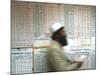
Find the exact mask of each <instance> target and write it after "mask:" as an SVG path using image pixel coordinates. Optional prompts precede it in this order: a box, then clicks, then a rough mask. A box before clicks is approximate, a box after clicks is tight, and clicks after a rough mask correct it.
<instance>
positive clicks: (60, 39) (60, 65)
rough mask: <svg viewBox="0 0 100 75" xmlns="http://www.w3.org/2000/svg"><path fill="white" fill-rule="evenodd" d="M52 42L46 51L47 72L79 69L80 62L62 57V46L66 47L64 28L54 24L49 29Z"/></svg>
mask: <svg viewBox="0 0 100 75" xmlns="http://www.w3.org/2000/svg"><path fill="white" fill-rule="evenodd" d="M51 31H52V36H51V39H52V42H51V45H50V47H49V48H48V51H47V56H46V57H47V64H48V67H49V71H51V72H52V71H72V70H77V69H78V68H80V67H81V65H82V62H80V61H71V60H69V59H68V58H67V57H66V56H64V52H63V46H65V45H68V42H67V39H66V34H65V31H64V26H63V25H61V24H59V23H55V24H53V26H52V27H51Z"/></svg>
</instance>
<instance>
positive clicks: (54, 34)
mask: <svg viewBox="0 0 100 75" xmlns="http://www.w3.org/2000/svg"><path fill="white" fill-rule="evenodd" d="M63 28H64V27H61V28H60V29H59V30H57V31H56V32H54V33H53V34H52V36H51V39H52V40H55V38H56V35H59V33H60V30H62V29H63Z"/></svg>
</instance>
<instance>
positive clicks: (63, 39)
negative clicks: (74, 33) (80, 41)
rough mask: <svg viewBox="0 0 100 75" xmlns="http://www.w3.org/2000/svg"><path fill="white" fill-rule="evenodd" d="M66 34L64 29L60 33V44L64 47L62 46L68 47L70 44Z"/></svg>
mask: <svg viewBox="0 0 100 75" xmlns="http://www.w3.org/2000/svg"><path fill="white" fill-rule="evenodd" d="M66 37H67V36H66V33H65V30H64V28H62V29H61V30H60V32H59V39H58V42H59V43H60V44H61V45H62V46H66V45H67V44H68V42H67V39H66Z"/></svg>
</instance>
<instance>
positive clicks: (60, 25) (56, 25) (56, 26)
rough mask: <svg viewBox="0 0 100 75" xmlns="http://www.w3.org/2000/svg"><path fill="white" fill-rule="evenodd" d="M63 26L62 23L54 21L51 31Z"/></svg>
mask: <svg viewBox="0 0 100 75" xmlns="http://www.w3.org/2000/svg"><path fill="white" fill-rule="evenodd" d="M61 27H64V25H62V24H60V23H54V24H53V25H52V26H51V32H56V31H57V30H59V29H60V28H61Z"/></svg>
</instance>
